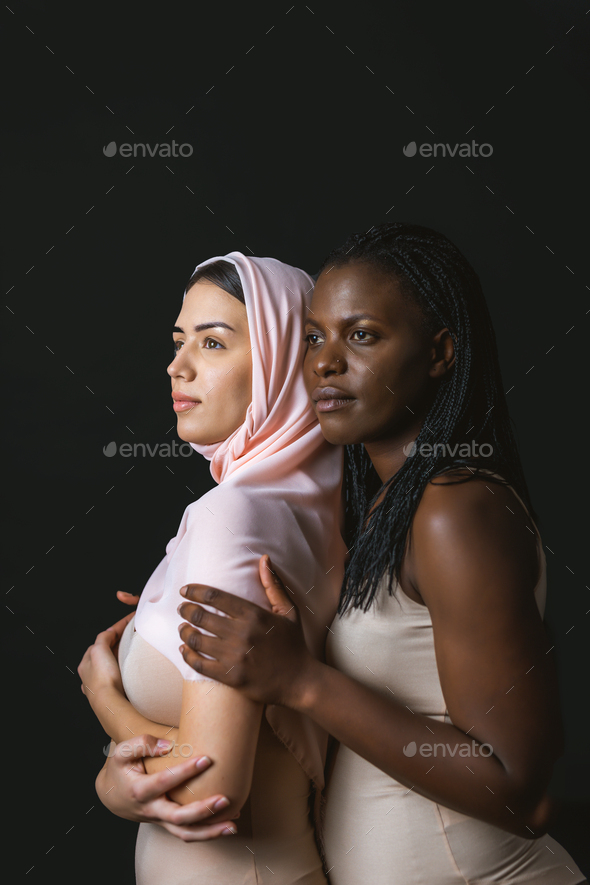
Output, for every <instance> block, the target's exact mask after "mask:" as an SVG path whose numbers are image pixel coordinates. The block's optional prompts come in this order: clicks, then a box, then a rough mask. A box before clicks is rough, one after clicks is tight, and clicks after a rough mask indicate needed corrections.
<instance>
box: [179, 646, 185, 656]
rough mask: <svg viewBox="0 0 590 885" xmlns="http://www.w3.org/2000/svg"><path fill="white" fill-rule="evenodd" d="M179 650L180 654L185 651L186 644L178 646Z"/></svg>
mask: <svg viewBox="0 0 590 885" xmlns="http://www.w3.org/2000/svg"><path fill="white" fill-rule="evenodd" d="M178 651H179V652H180V654H182V653H183V651H184V645H179V646H178Z"/></svg>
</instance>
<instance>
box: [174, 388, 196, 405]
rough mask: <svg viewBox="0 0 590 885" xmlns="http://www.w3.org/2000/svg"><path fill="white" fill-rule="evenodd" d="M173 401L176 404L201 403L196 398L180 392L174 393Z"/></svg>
mask: <svg viewBox="0 0 590 885" xmlns="http://www.w3.org/2000/svg"><path fill="white" fill-rule="evenodd" d="M172 399H173V400H174V402H175V403H199V402H201V401H200V400H198V399H197V398H196V396H188V394H186V393H182V392H181V391H180V390H173V391H172Z"/></svg>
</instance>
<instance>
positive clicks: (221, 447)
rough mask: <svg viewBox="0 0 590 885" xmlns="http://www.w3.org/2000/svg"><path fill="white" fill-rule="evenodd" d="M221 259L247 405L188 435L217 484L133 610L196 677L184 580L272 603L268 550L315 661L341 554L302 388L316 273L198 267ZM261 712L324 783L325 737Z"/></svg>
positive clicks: (304, 720)
mask: <svg viewBox="0 0 590 885" xmlns="http://www.w3.org/2000/svg"><path fill="white" fill-rule="evenodd" d="M219 260H223V261H228V262H231V263H232V264H234V265H235V267H236V270H237V272H238V274H239V276H240V280H241V283H242V287H243V291H244V298H245V303H246V310H247V314H248V324H249V331H250V339H251V344H252V402H251V404H250V406H249V407H248V411H247V414H246V418H245V421H244V423H243V424H242V425H241V426H240V427H239V428H238V429H237V430H236V431H235V432H234V433H232V434H231V436H229V437H228V438H227V439H226V440H224V441H223V442H221V443H215V444H214V445H209V446H201V445H197V444H195V443H191V446H192V447H193V448H194V449H195V450H196V451H197V452H199V453H200V454H202V455H204V456H205V457H206V458H208V459H209V460H210V461H211V474H212V476H213V478H214V479H215V480H216V482H217V483H218V485H217V486H216V487H215V488H213V489H211V491H209V492H207V493H206V494H205V495H203V496H202V497H201V498H199V500H197V501H194V502H193V503H192V504H189V506H188V507H187V508H186V510H185V511H184V514H183V517H182V520H181V523H180V527H179V530H178V533H177V535H176V537H174V538H172V540H171V541H169V543H168V545H167V547H166V556H165V557H164V558H163V560H162V561H161V562H160V564H159V565H158V567H157V568H156V570H155V571H154V573H153V574H152V576H151V577H150V579H149V580H148V582H147V584H146V586H145V588H144V590H143V593H142V594H141V598H140V601H139V605H138V607H137V612H136V616H135V629H136V630H137V632H138V633H139V634H140V635H141V636H142V637H143V638H144V639H145V640H146V641H147V642H149V643H150V644H151V645H152V646H153V647H154V648H156V649H157V650H158V651H160V652H161V653H162V654H163V655H164V656H165V657H167V658H168V659H169V660H170V661H172V663H173V664H175V665H176V666H177V667H178V669H179V670H180V672H181V674H182V676H183V678H184V679H187V680H193V681H195V680H203V679H208V677H206V676H203V675H201V674H199V673H197V672H196V671H195V670H193V669H192V667H189V666H188V665H187V664H186V663H185V661H184V659H183V657H182V655H181V654H180V652H179V650H178V647H179V645H180V636H179V634H178V629H177V628H178V626H179V625H180V624H181V623H182V618H181V617H180V615H179V614H178V613H177V611H176V609H177V606H178V605H179V604H180V602H182V601H183V597H182V596H181V595H180V593H179V590H180V588H181V587H183V586H184V585H186V584H190V583H199V584H209V585H211V586H213V587H217V588H219V589H221V590H226V591H227V592H229V593H234V594H235V595H237V596H241V597H243V598H244V599H248V600H250V601H252V602H255V603H256V604H258V605H260V606H262V607H263V608H265V609H268V610H270V604H269V602H268V599H267V597H266V594H265V592H264V589H263V587H262V585H261V584H260V579H259V576H258V560H259V558H260V556H262V554H263V553H268V554H269V555H270V557H271V560H272V562H273V565H274V566H276V568H277V571H278V572H279V574H280V575H281V576H282V578H283V580H284V581H285V583H286V585H287V587H288V588H289V591H288V592H289V594H290V595H291V597H292V599H293V601H294V602H296V603H297V605H298V607H299V611H300V613H301V618H302V622H303V630H304V633H305V638H306V642H307V644H308V647H309V649H310V651H311V652H312V654H313V655H314V656H315V657H316V658H318V659H320V660H323V659H324V643H325V639H326V634H327V629H328V627H329V625H330V623H331V621H332V620H333V619H334V617H335V614H336V609H337V606H338V598H339V595H340V587H341V583H342V577H343V572H344V558H345V553H346V545H345V544H344V541H343V540H342V537H341V535H340V529H339V525H340V521H339V515H340V495H341V484H342V468H343V451H342V449H341V448H340V447H335V446H332V445H330V444H329V443H327V442H326V441H325V440H324V438H323V436H322V433H321V430H320V427H319V424H318V422H317V419H316V417H315V415H314V413H313V410H312V408H311V406H310V404H309V399H308V396H307V393H306V391H305V388H304V385H303V376H302V363H303V355H304V352H305V342H304V340H303V324H304V321H305V318H306V314H307V308H308V305H309V303H310V300H311V291H312V289H313V285H314V284H313V280H312V279H311V277H310V276H309V275H308V274H306V273H305V272H304V271H302V270H299V269H298V268H294V267H290V266H289V265H286V264H282V263H281V262H280V261H277V260H276V259H273V258H249V257H246V256H245V255H243V254H242V253H241V252H230V253H229V254H228V255H224V256H218V257H215V258H210V259H209V260H207V261H204V262H202V263H201V264H199V265H197V268H200V267H203V266H205V265H207V264H211V263H213V262H214V261H219ZM205 607H206V608H208V609H209V610H210V611H217V609H215V608H212V607H210V606H205ZM202 632H204V633H206V632H207V631H204V630H203V631H202ZM265 715H266V718H267V720H268V722H269V724H270V725H271V727H272V728H273V730H274V732H275V734H276V735H277V736H278V737H279V738H280V740H282V741H283V743H284V744H285V745H286V746H287V747H288V748H289V749H290V750H291V752H292V753H293V755H294V756H295V758H296V759H297V760H298V762H299V763H300V765H301V766H302V768H303V769H304V770H305V772H306V773H307V774H308V776H309V777H310V778H312V779H313V781H314V782H315V784H316V785H317V787H318V788H319V789H322V787H323V786H324V763H325V758H326V748H327V733H326V732H325V731H324V730H323V729H321V728H320V727H319V726H318V725H316V723H314V722H313V721H312V720H311V719H309V717H307V716H305V715H303V714H301V713H297V712H295V711H293V710H288V709H287V708H285V707H278V706H272V705H270V706H266V707H265Z"/></svg>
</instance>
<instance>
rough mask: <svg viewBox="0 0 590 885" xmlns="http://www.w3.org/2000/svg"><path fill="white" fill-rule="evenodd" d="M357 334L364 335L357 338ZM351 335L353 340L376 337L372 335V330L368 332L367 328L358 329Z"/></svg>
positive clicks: (365, 339) (366, 339)
mask: <svg viewBox="0 0 590 885" xmlns="http://www.w3.org/2000/svg"><path fill="white" fill-rule="evenodd" d="M355 335H360V336H362V337H360V338H355V337H354V336H355ZM350 337H351V338H352V340H353V341H368V340H369V339H370V338H374V337H375V336H374V335H372V334H371V333H370V332H367V330H366V329H357V330H356V332H353V333H352V335H351V336H350Z"/></svg>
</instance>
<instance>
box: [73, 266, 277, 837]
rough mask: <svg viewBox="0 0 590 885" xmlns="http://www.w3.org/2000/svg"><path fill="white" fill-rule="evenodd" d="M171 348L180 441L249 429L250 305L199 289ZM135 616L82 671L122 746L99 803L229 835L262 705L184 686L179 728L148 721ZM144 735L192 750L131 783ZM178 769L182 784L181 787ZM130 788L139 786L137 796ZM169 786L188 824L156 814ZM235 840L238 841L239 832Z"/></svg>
mask: <svg viewBox="0 0 590 885" xmlns="http://www.w3.org/2000/svg"><path fill="white" fill-rule="evenodd" d="M173 342H174V351H175V356H174V360H173V361H172V363H171V364H170V365H169V366H168V374H169V376H170V378H171V386H172V391H173V392H177V391H180V392H182V393H184V394H186V395H187V396H189V397H192V398H194V400H195V401H196V402H195V404H194V406H190V407H189V408H188V409H186V410H183V411H178V412H176V414H177V418H178V428H177V429H178V435H179V436H180V437H181V439H184V440H186V441H187V442H194V443H197V444H202V445H207V444H211V443H215V442H219V441H221V440H224V439H226V438H227V437H228V436H230V435H231V434H232V433H233V432H234V431H235V430H236V429H237V428H238V427H239V426H240V425H241V424H242V423H243V422H244V419H245V417H246V412H247V409H248V406H249V404H250V402H251V399H252V357H251V355H250V354H251V344H250V336H249V330H248V320H247V313H246V308H245V305H244V304H242V303H241V302H240V301H238V300H237V299H236V298H234V297H233V296H232V295H229V294H228V293H227V292H225V291H223V290H222V289H220V288H219V287H218V286H215V285H213V284H211V283H208V282H206V281H200V282H198V283H196V284H194V285H193V286H192V287H191V288H190V289H189V291H188V292H187V294H186V297H185V299H184V302H183V306H182V310H181V312H180V314H179V316H178V318H177V320H176V323H175V327H174V332H173ZM118 595H119V598H120V599H121V601H124V602H127V603H133V602H136V601H137V597H132V596H130V594H123V593H122V594H118ZM132 616H133V615H128V616H127V617H126V618H123V619H122V620H121V621H119V622H118V623H117V624H115V625H113V627H111V628H109V630H107V631H104V632H103V633H101V634H99V636H97V638H96V641H95V643H94V644H93V645H92V646H90V647H89V649H88V650H87V651H86V653H85V655H84V657H83V659H82V661H81V663H80V666H79V667H78V673H79V675H80V677H81V679H82V683H83V684H82V691H83V693H84V694H85V695H86V697H87V698H88V700H89V702H90V704H91V706H92V709H93V711H94V712H95V714H96V715H97V717H98V718H99V720H100V722H101V724H102V725H103V727H104V729H105V731H106V733H107V734H108V735H109V736H110V737H111V738H112V739H113V740H114V741H116V742H118V745H119V746H118V747H117V752H116V753H115V756H114V757H113V760H111V759H108V760H107V763H106V764H105V768H104V769H103V772H104V774H103V773H102V772H101V774H99V779H98V780H97V790H98V791H99V795H101V798H102V796H105V797H106V795H107V790H108V789H109V788H108V787H107V788H106V790H104V789H103V787H104V786H105V785H106V783H107V782H109V783H110V782H111V781H112V783H113V785H114V786H115V788H116V789H115V791H114V792H115V793H116V800H110V799H109V800H107V802H108V801H112V806H113V809H115V808H116V809H118V810H117V811H116V813H120V812H121V811H122V810H123V811H126V813H125V814H123V815H122V816H129V815H130V814H134V815H135V816H134V817H132V818H131V819H134V820H139V819H141V820H152V821H153V820H154V814H155V811H156V810H159V809H164V810H165V812H166V813H167V814H168V815H172V816H171V817H170V816H169V817H168V819H166V818H164V822H165V823H167V824H173V825H178V824H179V823H182V824H183V825H185V826H189V830H183V831H182V832H181V831H178V832H176V833H175V835H179V837H180V838H182V837H183V835H187V833H190V837H191V838H192V839H196V838H204V837H210V835H211V833H213V834H214V835H219V834H221V833H222V832H227V830H228V825H229V822H230V821H231V820H232V819H235V818H236V817H238V816H239V812H240V808H241V807H242V805H243V803H244V802H245V801H246V799H247V796H248V794H249V792H250V785H251V780H252V772H253V766H254V757H255V752H256V745H257V742H258V732H259V728H260V722H261V717H262V709H263V708H262V705H261V704H258V703H257V702H256V701H252V700H251V699H250V698H248V697H246V696H245V695H244V694H242V693H241V692H238V691H236V690H235V689H232V688H229V687H227V686H225V685H223V684H220V685H214V686H213V687H212V684H211V683H210V682H207V681H202V680H201V681H198V682H196V681H189V680H184V681H183V692H182V710H181V716H180V726H179V728H170V727H168V726H164V725H158V724H157V723H153V722H151V721H150V720H148V719H146V718H145V717H143V716H141V715H140V714H139V713H138V712H137V711H136V710H135V709H134V707H133V706H132V704H130V702H129V701H128V700H127V698H126V696H125V693H124V690H123V685H122V681H121V675H120V670H119V666H118V660H117V657H116V653H117V649H118V643H119V641H120V638H121V635H122V633H123V630H124V629H125V626H126V625H127V622H128V620H129V619H130V618H131V617H132ZM142 734H143V735H151V736H152V738H153V740H154V741H156V740H157V739H158V738H161V739H166V740H169V741H173V742H174V743H175V744H176V745H178V746H180V747H182V746H183V745H185V746H184V748H183V750H182V752H176V751H175V749H174V748H173V749H172V750H171V751H170V753H169V754H168V755H164V756H162V755H160V753H159V752H156V753H155V754H154V755H152V753H151V752H147V751H146V752H145V753H143V755H142V758H139V757H138V759H136V760H135V759H132V761H133V763H134V765H135V768H134V771H135V772H139V776H136V777H135V778H134V781H133V782H132V781H130V779H129V778H127V777H126V775H127V771H128V770H129V765H127V770H126V771H123V767H122V764H117V762H115V761H114V760H118V759H119V758H120V757H122V758H125V757H124V754H123V748H122V746H120V744H121V742H127V744H128V743H129V741H130V740H132V739H134V738H136V737H137V736H138V735H140V736H141V735H142ZM186 745H188V747H189V748H190V756H187V748H186ZM197 748H198V751H197ZM205 750H206V751H207V753H208V755H209V756H210V757H211V759H213V760H214V761H213V764H211V763H210V760H209V762H207V763H201V767H200V769H198V768H197V765H196V763H197V760H198V759H199V758H200V757H202V755H203V751H205ZM185 757H186V759H185ZM142 768H143V769H144V770H145V772H146V773H147V776H152V780H151V781H149V783H147V786H146V785H145V784H144V782H143V781H142V778H141V769H142ZM176 769H178V770H179V771H182V772H183V773H184V775H185V776H184V778H182V780H181V781H180V780H178V777H177V776H176ZM171 772H174V773H175V777H174V778H173V780H172V781H170V780H169V779H167V778H166V775H167V774H169V773H171ZM189 775H192V776H189ZM109 779H110V780H109ZM123 779H125V780H123ZM130 783H134V787H133V789H130V787H129V784H130ZM138 783H139V784H141V786H140V787H138V785H137V784H138ZM162 786H164V787H165V790H164V791H163V792H166V793H167V794H168V797H170V798H171V799H172V800H174V802H175V803H177V805H178V806H188V807H189V810H188V811H187V813H186V814H185V815H184V816H182V813H179V812H178V811H177V809H171V808H170V807H169V806H165V802H164V799H163V797H162V793H160V794H159V798H160V799H161V800H162V801H159V802H156V804H155V805H154V801H155V800H156V799H157V798H158V794H157V790H158V789H159V788H160V787H162ZM142 791H143V792H142ZM139 793H141V794H142V795H144V794H145V796H146V797H147V799H146V802H147V805H149V808H147V806H146V816H145V817H138V816H137V815H138V814H139V811H140V808H141V804H142V803H141V801H139V800H138V795H139ZM222 798H225V799H226V800H227V804H226V805H225V807H223V808H221V810H218V811H216V810H215V808H214V807H213V806H214V804H215V803H216V802H217V801H218V800H221V799H222ZM203 802H206V804H207V806H209V808H210V809H211V810H212V811H214V812H215V813H213V814H209V817H208V819H207V822H206V824H200V825H199V824H198V823H197V822H198V821H201V820H202V818H203ZM105 804H106V802H105ZM173 812H176V817H174V814H173ZM212 825H215V828H214V829H212ZM167 829H169V830H170V827H167ZM170 831H171V832H172V830H170ZM231 831H233V832H235V825H234V826H232V827H231Z"/></svg>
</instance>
